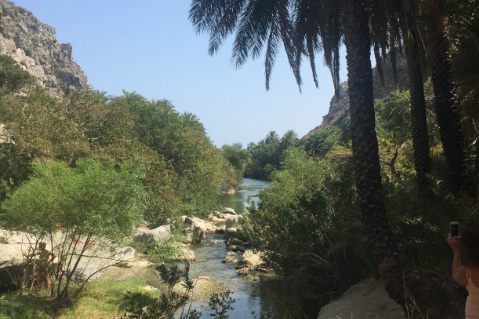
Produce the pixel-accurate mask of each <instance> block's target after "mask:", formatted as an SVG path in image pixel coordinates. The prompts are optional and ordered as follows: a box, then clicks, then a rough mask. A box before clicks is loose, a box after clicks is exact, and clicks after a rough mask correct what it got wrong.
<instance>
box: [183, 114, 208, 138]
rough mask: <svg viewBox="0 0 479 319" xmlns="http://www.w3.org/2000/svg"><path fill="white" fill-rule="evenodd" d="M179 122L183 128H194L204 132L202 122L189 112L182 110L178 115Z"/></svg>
mask: <svg viewBox="0 0 479 319" xmlns="http://www.w3.org/2000/svg"><path fill="white" fill-rule="evenodd" d="M180 123H181V127H182V128H183V130H196V131H198V132H201V133H203V134H205V128H204V126H203V124H201V122H200V120H199V119H198V117H197V116H196V115H195V114H193V113H189V112H184V113H183V114H181V115H180Z"/></svg>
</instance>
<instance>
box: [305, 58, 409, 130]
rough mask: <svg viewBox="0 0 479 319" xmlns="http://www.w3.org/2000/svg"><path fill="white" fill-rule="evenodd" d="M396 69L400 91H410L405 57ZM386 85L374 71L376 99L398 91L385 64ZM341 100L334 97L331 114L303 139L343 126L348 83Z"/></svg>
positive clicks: (342, 87) (390, 69)
mask: <svg viewBox="0 0 479 319" xmlns="http://www.w3.org/2000/svg"><path fill="white" fill-rule="evenodd" d="M396 69H397V73H398V87H397V88H398V89H399V90H405V89H408V78H407V66H406V60H405V58H404V57H403V56H401V55H398V57H397V61H396ZM383 74H384V85H383V84H382V83H381V80H380V77H379V73H378V70H377V68H374V69H373V85H374V98H375V99H382V98H385V97H387V96H389V95H390V92H391V91H394V90H395V89H396V87H395V85H394V80H393V72H392V66H391V63H383ZM339 96H340V97H339V99H336V97H334V96H333V98H332V99H331V102H330V103H329V112H328V114H326V115H325V116H323V122H322V123H321V125H319V126H317V127H315V128H314V129H312V130H311V131H309V132H308V134H306V135H305V136H304V137H303V138H302V139H306V138H308V136H309V135H310V134H311V133H313V132H314V131H318V130H323V129H326V128H328V127H330V126H332V125H336V126H342V125H343V124H344V121H345V120H346V118H347V117H348V115H349V95H348V82H343V83H341V87H340V93H339Z"/></svg>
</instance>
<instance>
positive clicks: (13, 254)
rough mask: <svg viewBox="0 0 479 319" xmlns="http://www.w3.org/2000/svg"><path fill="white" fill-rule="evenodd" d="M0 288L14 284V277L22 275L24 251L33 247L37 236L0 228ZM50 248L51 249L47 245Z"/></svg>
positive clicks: (26, 251)
mask: <svg viewBox="0 0 479 319" xmlns="http://www.w3.org/2000/svg"><path fill="white" fill-rule="evenodd" d="M0 237H1V238H2V241H1V243H0V252H1V253H0V289H4V288H7V287H10V286H13V285H14V280H12V277H13V278H16V277H20V276H21V274H22V272H23V269H24V268H23V262H24V260H25V257H23V253H28V252H29V251H30V250H31V249H33V247H34V244H35V238H33V236H31V235H29V234H28V233H24V232H8V231H5V230H0ZM47 248H48V249H51V248H50V247H49V246H47Z"/></svg>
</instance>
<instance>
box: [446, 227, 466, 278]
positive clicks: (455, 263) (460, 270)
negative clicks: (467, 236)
mask: <svg viewBox="0 0 479 319" xmlns="http://www.w3.org/2000/svg"><path fill="white" fill-rule="evenodd" d="M447 242H448V243H449V246H451V248H452V252H453V254H454V257H453V259H452V278H453V279H454V281H455V282H457V283H458V284H459V285H461V286H464V285H466V284H467V273H466V271H467V269H466V266H463V265H462V263H461V238H460V237H459V236H456V237H452V236H451V234H449V236H448V238H447Z"/></svg>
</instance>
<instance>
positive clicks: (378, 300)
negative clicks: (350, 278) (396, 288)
mask: <svg viewBox="0 0 479 319" xmlns="http://www.w3.org/2000/svg"><path fill="white" fill-rule="evenodd" d="M341 318H344V319H346V318H348V319H349V318H361V319H377V318H378V319H379V318H388V319H404V318H405V316H404V312H403V309H402V307H401V306H400V305H399V304H398V303H396V302H395V301H394V300H392V299H391V298H390V297H389V295H388V293H387V291H386V289H385V288H384V286H383V285H381V284H380V283H378V282H377V281H376V280H375V279H374V278H369V279H366V280H364V281H362V282H360V283H359V284H357V285H354V286H352V287H351V288H349V290H348V291H346V292H345V293H344V294H343V295H342V296H341V297H340V298H339V299H337V300H335V301H333V302H331V303H329V304H327V305H326V306H324V307H323V308H322V309H321V311H320V312H319V315H318V319H341Z"/></svg>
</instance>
